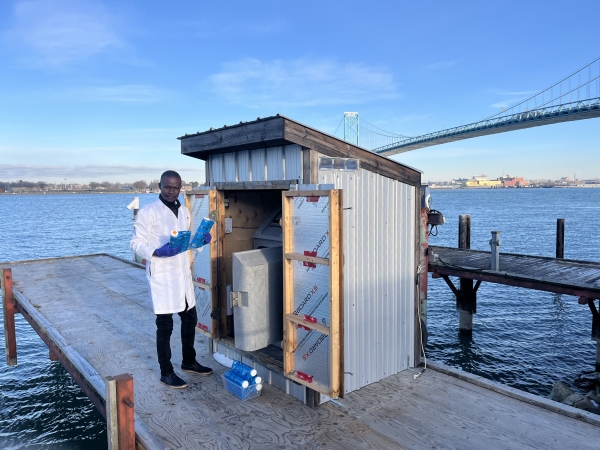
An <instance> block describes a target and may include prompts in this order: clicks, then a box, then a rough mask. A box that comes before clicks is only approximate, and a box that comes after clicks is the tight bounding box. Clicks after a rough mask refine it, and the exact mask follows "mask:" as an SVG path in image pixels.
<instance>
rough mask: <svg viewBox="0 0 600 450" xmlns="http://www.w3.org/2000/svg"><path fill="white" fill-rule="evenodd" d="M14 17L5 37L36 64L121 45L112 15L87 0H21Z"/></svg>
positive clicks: (60, 61)
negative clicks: (24, 51)
mask: <svg viewBox="0 0 600 450" xmlns="http://www.w3.org/2000/svg"><path fill="white" fill-rule="evenodd" d="M14 17H15V21H14V25H13V27H12V28H11V29H10V30H9V31H8V32H7V35H6V37H7V38H8V39H9V40H10V41H11V43H12V44H15V45H17V46H18V47H25V49H26V50H28V52H27V53H26V59H27V60H28V62H29V63H31V64H33V65H35V66H44V67H62V66H65V65H68V64H70V63H72V62H75V61H80V60H84V59H87V58H89V57H91V56H93V55H97V54H100V53H103V52H106V51H108V50H111V49H115V48H119V47H123V46H124V43H123V42H122V40H121V39H120V38H119V37H118V36H117V33H116V31H115V22H114V20H113V18H112V17H111V16H110V15H109V13H108V12H107V11H106V10H105V8H103V7H102V6H101V5H100V4H98V3H93V2H91V1H88V0H35V1H21V2H18V3H17V4H16V6H15V9H14Z"/></svg>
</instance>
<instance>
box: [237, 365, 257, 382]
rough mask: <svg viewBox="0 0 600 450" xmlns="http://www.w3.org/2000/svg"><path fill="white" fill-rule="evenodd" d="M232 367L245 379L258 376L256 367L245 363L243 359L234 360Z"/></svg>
mask: <svg viewBox="0 0 600 450" xmlns="http://www.w3.org/2000/svg"><path fill="white" fill-rule="evenodd" d="M231 369H232V370H234V371H236V372H238V373H239V374H240V375H241V376H243V377H244V379H246V380H247V379H248V378H254V377H255V376H256V373H257V372H256V369H253V368H252V367H250V366H248V365H246V364H244V363H243V362H241V361H234V362H233V364H232V365H231Z"/></svg>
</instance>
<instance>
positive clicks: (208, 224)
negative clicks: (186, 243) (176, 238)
mask: <svg viewBox="0 0 600 450" xmlns="http://www.w3.org/2000/svg"><path fill="white" fill-rule="evenodd" d="M214 224H215V221H214V220H210V219H209V218H208V217H205V218H204V219H202V222H200V226H199V227H198V230H197V231H196V234H195V235H194V239H192V242H191V243H190V248H199V247H202V246H203V245H204V234H205V233H210V229H211V228H212V227H213V225H214Z"/></svg>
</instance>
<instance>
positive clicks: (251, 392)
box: [221, 375, 262, 401]
mask: <svg viewBox="0 0 600 450" xmlns="http://www.w3.org/2000/svg"><path fill="white" fill-rule="evenodd" d="M221 379H222V380H223V385H224V386H225V389H227V390H228V391H229V392H231V393H232V394H233V395H235V396H236V397H237V398H239V399H240V400H244V401H245V400H249V399H251V398H254V397H258V396H259V395H260V393H261V392H262V390H260V391H257V390H256V384H251V385H250V386H248V387H247V388H243V387H241V386H238V385H237V384H235V383H233V382H231V381H229V380H228V379H227V378H225V375H221Z"/></svg>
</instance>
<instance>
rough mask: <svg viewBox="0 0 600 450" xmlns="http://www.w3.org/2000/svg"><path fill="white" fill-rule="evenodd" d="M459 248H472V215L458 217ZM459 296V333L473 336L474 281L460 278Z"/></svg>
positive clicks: (475, 307) (475, 306)
mask: <svg viewBox="0 0 600 450" xmlns="http://www.w3.org/2000/svg"><path fill="white" fill-rule="evenodd" d="M458 248H464V249H470V248H471V215H470V214H461V215H460V216H458ZM459 286H460V287H459V294H460V295H457V296H456V309H458V311H459V313H460V319H459V324H458V331H459V332H460V333H465V334H471V333H472V332H473V314H475V313H476V312H477V293H476V291H475V289H474V288H473V280H472V279H469V278H460V285H459Z"/></svg>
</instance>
